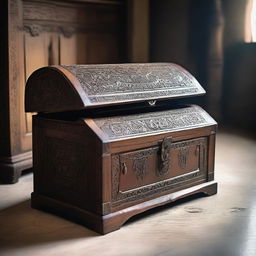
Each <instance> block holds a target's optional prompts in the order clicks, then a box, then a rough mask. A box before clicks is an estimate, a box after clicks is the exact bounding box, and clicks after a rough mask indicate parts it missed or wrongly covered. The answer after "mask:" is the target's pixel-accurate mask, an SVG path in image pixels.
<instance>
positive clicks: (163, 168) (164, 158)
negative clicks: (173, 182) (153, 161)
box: [158, 137, 172, 175]
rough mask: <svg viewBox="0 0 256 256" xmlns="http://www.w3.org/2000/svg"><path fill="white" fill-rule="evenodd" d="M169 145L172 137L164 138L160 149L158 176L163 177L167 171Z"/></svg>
mask: <svg viewBox="0 0 256 256" xmlns="http://www.w3.org/2000/svg"><path fill="white" fill-rule="evenodd" d="M171 143H172V137H166V138H164V139H163V141H162V144H161V147H160V158H159V160H160V161H159V168H158V175H164V174H166V173H168V171H169V166H170V149H171Z"/></svg>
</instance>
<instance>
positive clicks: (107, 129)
mask: <svg viewBox="0 0 256 256" xmlns="http://www.w3.org/2000/svg"><path fill="white" fill-rule="evenodd" d="M211 122H212V120H210V119H209V117H208V116H207V114H206V112H205V111H204V110H202V109H201V108H199V107H196V106H190V107H185V108H182V109H172V110H167V111H159V112H153V113H143V114H136V115H129V116H123V117H120V116H117V117H107V118H106V117H104V118H98V119H95V123H96V125H97V126H98V127H99V128H100V129H101V130H102V131H103V132H104V133H105V134H106V135H108V137H109V138H123V137H129V136H134V135H142V134H146V133H157V132H159V131H168V132H169V131H177V130H182V129H187V128H192V127H200V126H204V125H206V124H209V123H211Z"/></svg>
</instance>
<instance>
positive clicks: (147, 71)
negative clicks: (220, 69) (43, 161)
mask: <svg viewBox="0 0 256 256" xmlns="http://www.w3.org/2000/svg"><path fill="white" fill-rule="evenodd" d="M202 94H205V91H204V89H203V88H202V87H201V86H200V84H199V83H198V82H197V80H196V79H195V78H194V77H193V76H192V75H191V74H190V73H189V72H188V71H186V70H185V69H183V68H182V67H180V66H178V65H176V64H172V63H145V64H101V65H74V66H50V67H45V68H41V69H39V70H37V71H35V72H34V73H33V74H32V75H31V76H30V78H29V79H28V82H27V85H26V92H25V110H26V111H27V112H58V111H69V110H80V109H86V108H96V107H102V106H111V105H120V104H128V103H133V102H142V101H151V100H161V99H174V98H181V97H188V96H195V95H202Z"/></svg>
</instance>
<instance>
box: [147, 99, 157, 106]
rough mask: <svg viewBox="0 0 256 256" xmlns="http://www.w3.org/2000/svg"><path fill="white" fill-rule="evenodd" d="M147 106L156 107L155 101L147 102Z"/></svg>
mask: <svg viewBox="0 0 256 256" xmlns="http://www.w3.org/2000/svg"><path fill="white" fill-rule="evenodd" d="M148 104H149V105H150V106H155V105H156V100H149V101H148Z"/></svg>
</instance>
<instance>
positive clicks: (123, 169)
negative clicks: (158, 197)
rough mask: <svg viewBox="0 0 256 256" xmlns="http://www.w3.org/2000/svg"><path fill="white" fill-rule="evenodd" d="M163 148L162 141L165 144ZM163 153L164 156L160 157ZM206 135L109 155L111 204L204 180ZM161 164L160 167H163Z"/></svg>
mask: <svg viewBox="0 0 256 256" xmlns="http://www.w3.org/2000/svg"><path fill="white" fill-rule="evenodd" d="M168 143H169V145H168V146H167V147H166V145H164V146H165V147H164V152H163V144H168ZM163 155H164V156H163ZM206 156H207V137H202V138H197V139H192V140H186V141H181V142H175V143H172V142H171V138H168V142H166V141H165V140H163V141H159V146H158V147H152V148H146V149H141V150H136V151H132V152H127V153H121V154H117V155H113V156H112V184H113V191H112V197H113V200H115V201H117V202H116V203H114V205H118V204H119V203H121V202H129V201H133V200H135V196H136V200H137V199H141V198H145V197H146V196H151V195H153V194H155V193H159V192H164V191H166V192H169V190H173V189H176V188H177V187H179V186H184V185H186V184H190V183H191V184H193V183H194V182H196V181H199V180H205V179H206V172H207V170H206V168H207V159H206ZM163 166H164V170H163Z"/></svg>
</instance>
